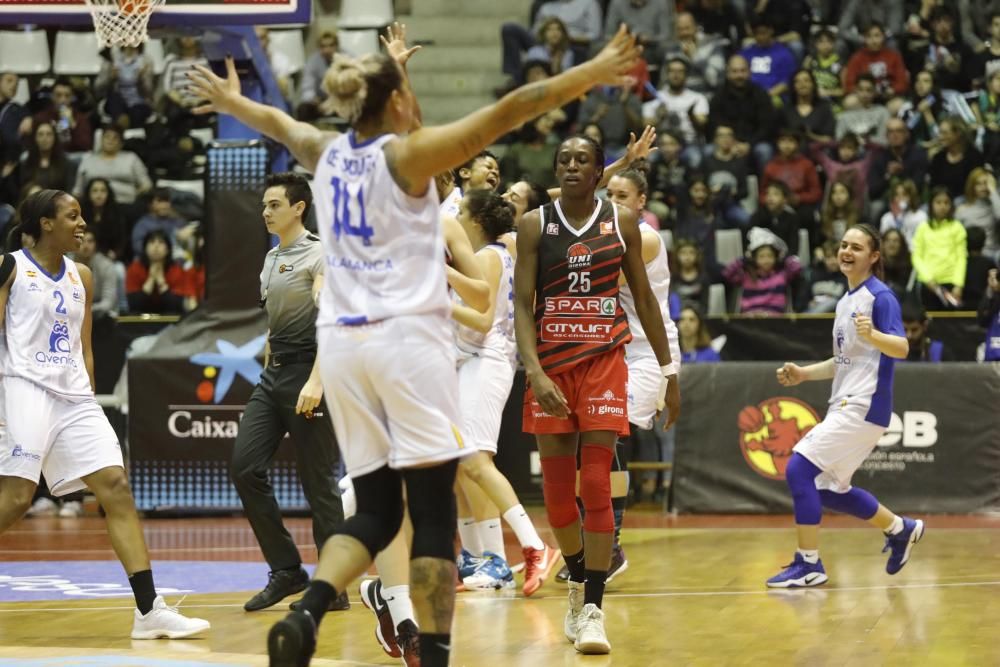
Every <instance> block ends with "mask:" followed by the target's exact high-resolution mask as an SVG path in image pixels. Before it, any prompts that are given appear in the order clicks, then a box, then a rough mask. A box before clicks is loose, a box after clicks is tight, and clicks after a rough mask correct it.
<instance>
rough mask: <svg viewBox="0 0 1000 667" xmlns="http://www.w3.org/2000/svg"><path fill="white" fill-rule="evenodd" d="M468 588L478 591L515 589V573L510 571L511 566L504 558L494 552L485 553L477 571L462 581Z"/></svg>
mask: <svg viewBox="0 0 1000 667" xmlns="http://www.w3.org/2000/svg"><path fill="white" fill-rule="evenodd" d="M462 583H463V584H465V586H466V588H474V589H477V590H488V589H495V590H500V589H504V588H513V587H514V573H513V572H511V571H510V566H508V565H507V561H506V560H504V559H503V557H501V556H499V555H497V554H495V553H493V552H492V551H486V552H483V559H482V562H481V563H480V565H479V567H478V568H476V571H475V572H473V573H472V574H470V575H469V576H468V577H465V578H464V579H462Z"/></svg>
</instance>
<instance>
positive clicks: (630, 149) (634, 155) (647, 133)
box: [625, 125, 656, 165]
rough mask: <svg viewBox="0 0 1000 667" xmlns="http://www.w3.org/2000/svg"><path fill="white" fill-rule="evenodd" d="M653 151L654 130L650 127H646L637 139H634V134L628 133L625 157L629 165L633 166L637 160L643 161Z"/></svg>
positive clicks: (654, 143) (654, 142) (654, 145)
mask: <svg viewBox="0 0 1000 667" xmlns="http://www.w3.org/2000/svg"><path fill="white" fill-rule="evenodd" d="M655 150H656V128H654V127H653V126H652V125H647V126H646V127H645V129H643V131H642V134H641V135H640V136H639V138H638V139H636V138H635V132H629V133H628V146H626V147H625V156H626V159H627V160H628V164H629V165H632V164H635V163H636V162H638V161H639V160H645V159H646V158H647V157H649V154H650V153H652V152H653V151H655Z"/></svg>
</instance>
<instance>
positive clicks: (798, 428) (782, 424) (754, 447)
mask: <svg viewBox="0 0 1000 667" xmlns="http://www.w3.org/2000/svg"><path fill="white" fill-rule="evenodd" d="M819 421H820V419H819V415H817V414H816V411H815V410H813V409H812V406H810V405H809V404H807V403H804V402H802V401H800V400H799V399H797V398H789V397H787V396H778V397H775V398H769V399H767V400H766V401H762V402H761V403H759V404H757V405H748V406H746V407H745V408H743V409H742V410H740V415H739V417H738V428H739V430H740V436H739V437H740V451H741V452H743V458H745V459H746V461H747V463H748V464H749V465H750V467H751V468H752V469H753V471H754V472H755V473H757V474H758V475H760V476H762V477H767V478H768V479H778V480H783V479H785V468H786V467H787V466H788V459H789V457H791V455H792V448H793V447H794V446H795V444H796V443H797V442H798V441H799V440H801V439H802V438H803V437H805V435H806V433H808V432H809V430H810V429H812V427H813V426H815V425H816V424H818V423H819Z"/></svg>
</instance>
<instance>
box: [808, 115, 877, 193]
mask: <svg viewBox="0 0 1000 667" xmlns="http://www.w3.org/2000/svg"><path fill="white" fill-rule="evenodd" d="M828 145H829V144H826V146H828ZM836 147H837V149H836V151H835V152H834V153H833V154H830V153H828V152H827V151H826V150H823V149H824V148H825V146H824V144H813V147H812V155H811V157H812V159H813V161H814V162H815V163H816V164H818V165H819V166H820V167H822V168H823V173H824V174H825V175H826V182H827V183H835V182H837V181H841V182H844V183H847V184H848V186H849V187H850V189H851V192H853V193H854V203H855V205H856V206H857V207H858V210H859V211H862V212H863V211H865V209H866V204H867V202H866V194H867V193H868V172H869V170H870V169H871V164H872V160H874V159H875V155H876V151H877V150H878V148H877V147H875V146H874V145H872V144H869V145H868V146H867V147H866V148H867V150H866V151H865V152H864V154H862V153H861V144H860V142H859V141H858V138H857V136H855V135H854V134H851V133H847V134H845V135H844V136H842V137H841V138H840V139H838V140H837V144H836Z"/></svg>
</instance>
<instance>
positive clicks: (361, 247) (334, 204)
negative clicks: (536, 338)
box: [313, 131, 451, 327]
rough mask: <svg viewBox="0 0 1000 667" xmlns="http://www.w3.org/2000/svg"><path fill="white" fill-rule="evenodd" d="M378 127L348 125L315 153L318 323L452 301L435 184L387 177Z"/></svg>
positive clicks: (359, 320)
mask: <svg viewBox="0 0 1000 667" xmlns="http://www.w3.org/2000/svg"><path fill="white" fill-rule="evenodd" d="M395 136H396V135H393V134H383V135H380V136H378V137H375V138H373V139H369V140H367V141H365V142H360V143H359V142H357V141H356V139H355V136H354V132H353V131H351V132H346V133H344V134H341V135H340V136H338V137H337V138H336V139H334V140H333V141H331V142H330V144H329V145H328V146H327V147H326V150H324V151H323V154H322V156H320V159H319V163H318V164H317V166H316V174H315V177H314V178H313V195H314V202H315V205H316V220H317V225H318V227H319V235H320V240H322V242H323V251H324V254H325V260H326V266H325V268H324V278H323V280H324V288H323V291H322V294H321V296H320V310H319V317H318V318H317V322H316V324H317V326H320V327H322V326H332V325H347V326H352V325H360V324H366V323H369V322H378V321H380V320H384V319H386V318H389V317H399V316H404V315H437V316H440V317H443V318H447V317H448V314H449V313H450V310H451V307H450V304H449V298H448V286H447V282H446V278H445V268H444V262H442V261H441V248H442V247H443V246H444V236H443V234H442V231H441V219H440V218H441V215H440V213H439V211H438V198H437V190H436V189H435V188H434V182H433V180H432V179H428V186H427V193H426V194H425V195H424V196H422V197H411V196H409V195H408V194H406V193H405V192H403V191H402V190H401V189H400V188H399V186H398V185H396V182H395V181H394V180H393V178H392V174H391V173H390V172H389V167H388V165H387V164H386V159H385V152H384V151H383V148H384V146H385V144H386V143H387V142H389V141H391V140H392V139H394V138H395Z"/></svg>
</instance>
